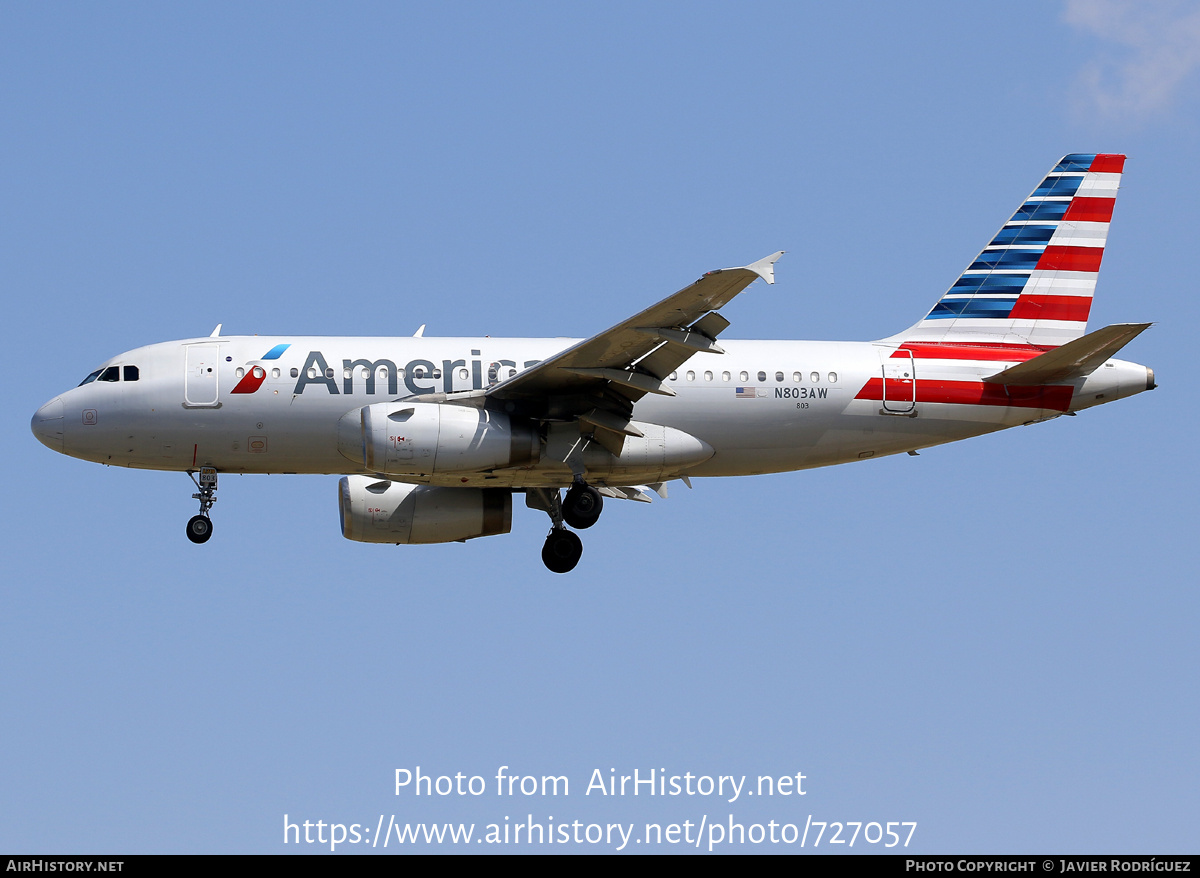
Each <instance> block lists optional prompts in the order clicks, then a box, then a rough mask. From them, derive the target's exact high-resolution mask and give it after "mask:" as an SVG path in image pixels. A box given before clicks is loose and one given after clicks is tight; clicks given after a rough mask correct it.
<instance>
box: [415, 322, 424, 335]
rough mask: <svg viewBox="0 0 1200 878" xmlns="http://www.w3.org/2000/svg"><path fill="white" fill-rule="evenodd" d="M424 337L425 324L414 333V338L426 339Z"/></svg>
mask: <svg viewBox="0 0 1200 878" xmlns="http://www.w3.org/2000/svg"><path fill="white" fill-rule="evenodd" d="M424 337H425V324H424V323H422V324H421V328H420V329H418V330H417V331H416V332H414V333H413V338H424Z"/></svg>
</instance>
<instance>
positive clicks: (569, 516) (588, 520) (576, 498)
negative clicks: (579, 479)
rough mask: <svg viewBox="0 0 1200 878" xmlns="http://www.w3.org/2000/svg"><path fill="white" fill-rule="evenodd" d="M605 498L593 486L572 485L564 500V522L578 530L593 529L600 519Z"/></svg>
mask: <svg viewBox="0 0 1200 878" xmlns="http://www.w3.org/2000/svg"><path fill="white" fill-rule="evenodd" d="M603 509H604V498H603V497H601V496H600V492H599V491H597V490H596V489H595V488H593V487H592V486H591V485H572V486H571V489H570V490H569V491H567V496H566V497H565V498H564V499H563V504H562V511H563V521H565V522H566V523H567V524H569V525H570V526H571V527H573V528H575V529H576V530H583V529H585V528H589V527H591V526H592V525H593V524H595V523H596V521H597V520H598V519H599V518H600V512H601V510H603Z"/></svg>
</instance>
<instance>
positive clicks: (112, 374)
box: [96, 366, 121, 381]
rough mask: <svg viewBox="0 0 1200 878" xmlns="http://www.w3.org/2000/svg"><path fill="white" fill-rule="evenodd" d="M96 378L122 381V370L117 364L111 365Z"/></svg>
mask: <svg viewBox="0 0 1200 878" xmlns="http://www.w3.org/2000/svg"><path fill="white" fill-rule="evenodd" d="M96 380H97V381H120V380H121V370H120V368H119V367H117V366H109V367H108V368H107V369H105V370H104V371H103V372H101V373H100V377H99V378H97V379H96Z"/></svg>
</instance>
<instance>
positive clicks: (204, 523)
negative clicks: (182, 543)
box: [187, 466, 217, 543]
mask: <svg viewBox="0 0 1200 878" xmlns="http://www.w3.org/2000/svg"><path fill="white" fill-rule="evenodd" d="M188 475H189V476H191V479H192V481H193V482H195V483H196V488H197V490H198V491H199V493H198V494H193V495H192V499H193V500H199V501H200V514H199V515H193V516H192V517H191V518H190V519H188V523H187V538H188V539H189V540H191V541H192V542H193V543H207V542H208V538H209V537H211V536H212V531H213V525H212V519H211V518H209V517H208V510H210V509H212V505H213V504H214V503H216V502H217V471H216V470H215V469H213V468H212V467H210V466H205V467H201V468H200V480H199V481H197V480H196V474H195V473H193V472H192V471H191V470H188Z"/></svg>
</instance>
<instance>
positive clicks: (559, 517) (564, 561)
mask: <svg viewBox="0 0 1200 878" xmlns="http://www.w3.org/2000/svg"><path fill="white" fill-rule="evenodd" d="M525 503H526V505H527V506H531V507H533V508H534V509H541V510H542V511H543V512H545V513H546V514H547V515H549V516H550V521H551V522H553V527H551V528H550V533H549V534H547V535H546V542H545V545H543V546H542V563H543V564H545V565H546V568H547V569H548V570H549V571H550V572H551V573H570V572H571V571H572V570H574V569H575V565H576V564H578V563H579V559H580V558H581V557H582V556H583V541H582V540H580V539H579V537H578V536H576V535H575V534H573V533H572V532H571V531H569V530H567V529H566V527H565V526H564V525H567V524H569V525H570V526H571V527H574V528H578V529H579V530H583V529H584V528H588V527H591V526H592V525H593V524H595V523H596V521H597V519H599V518H600V512H601V510H602V509H603V508H604V498H603V497H602V496H601V495H600V492H599V491H597V490H596V489H595V488H593V487H592V486H591V485H588V484H586V483H585V482H583V481H582V480H579V481H576V482H575V484H574V485H572V486H571V487H570V488H569V489H568V490H567V496H566V497H562V496H561V494H560V493H559V492H558V490H556V489H553V488H530V489H529V490H528V491H526V492H525Z"/></svg>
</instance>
